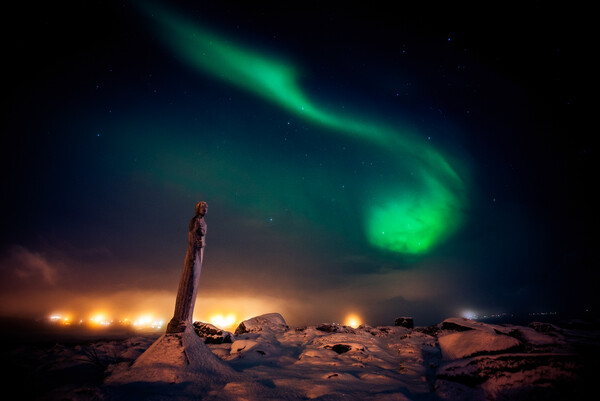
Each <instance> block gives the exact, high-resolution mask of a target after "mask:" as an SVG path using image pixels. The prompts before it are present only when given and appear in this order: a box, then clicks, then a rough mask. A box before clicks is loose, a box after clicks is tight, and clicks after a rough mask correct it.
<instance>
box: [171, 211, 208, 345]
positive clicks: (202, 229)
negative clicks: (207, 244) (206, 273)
mask: <svg viewBox="0 0 600 401" xmlns="http://www.w3.org/2000/svg"><path fill="white" fill-rule="evenodd" d="M205 235H206V223H205V222H204V217H203V216H200V215H197V216H194V218H193V219H192V221H190V226H189V232H188V246H187V252H186V254H185V261H184V263H183V271H182V273H181V280H180V281H179V289H178V290H177V300H176V301H175V313H174V314H173V318H172V319H171V321H170V322H169V325H168V326H167V333H181V332H183V331H184V330H185V328H186V326H190V327H191V326H192V315H193V313H194V303H195V302H196V295H197V294H198V282H199V279H200V271H201V269H202V258H203V253H204V236H205Z"/></svg>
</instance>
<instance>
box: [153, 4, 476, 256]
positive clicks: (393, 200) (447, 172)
mask: <svg viewBox="0 0 600 401" xmlns="http://www.w3.org/2000/svg"><path fill="white" fill-rule="evenodd" d="M146 11H147V12H148V13H149V14H150V15H151V17H152V21H153V22H154V23H155V24H156V25H157V28H158V34H159V37H160V38H161V39H162V40H163V41H164V42H165V43H166V45H167V46H168V47H169V48H170V49H171V50H172V51H173V52H174V53H175V54H176V55H177V56H178V57H179V58H180V59H181V60H182V61H183V62H185V63H187V64H188V65H190V66H192V67H194V68H196V69H197V70H198V71H200V72H202V73H205V74H209V75H210V76H212V77H215V78H219V79H221V80H223V81H226V82H228V83H230V84H232V85H235V86H237V87H239V88H243V89H244V90H246V91H248V92H250V93H252V94H254V95H256V96H258V97H261V98H263V99H266V100H268V101H270V102H273V103H275V104H277V105H279V106H280V107H282V108H284V109H285V110H288V111H290V112H292V113H294V114H296V115H297V116H299V117H301V118H303V119H305V120H307V121H310V122H312V123H314V124H317V125H320V126H322V127H323V128H326V129H328V131H326V132H330V133H332V134H336V135H341V136H345V137H351V138H355V139H358V140H361V141H363V142H364V143H365V145H367V146H374V147H377V148H379V149H380V150H381V152H385V153H386V154H387V155H388V156H390V155H391V157H392V158H393V160H395V161H396V165H395V166H389V168H392V169H397V170H410V171H411V172H412V174H413V176H414V180H415V182H416V184H415V183H408V182H398V185H397V187H395V188H390V187H389V183H387V184H386V186H385V188H381V189H379V190H378V189H377V188H376V183H375V184H374V185H375V186H374V188H375V189H373V191H372V193H370V194H367V195H365V198H364V199H362V200H357V203H358V205H359V209H360V210H361V214H362V219H363V226H364V227H363V229H364V232H365V236H366V238H367V240H368V241H369V243H370V244H372V245H373V246H375V247H378V248H381V249H385V250H388V251H393V252H399V253H403V254H420V253H424V252H426V251H428V250H430V249H431V248H432V247H434V246H435V245H437V244H438V243H439V242H441V241H442V240H443V239H445V238H446V237H448V236H449V235H451V234H452V233H453V232H454V231H455V230H456V229H457V228H458V227H459V226H460V224H461V222H462V221H463V219H464V216H463V212H462V210H463V209H464V206H465V202H466V188H465V187H466V185H465V183H464V181H463V180H462V178H461V176H460V175H459V174H458V173H457V171H456V170H455V168H454V167H453V165H452V164H451V163H450V162H449V161H448V160H447V159H446V158H445V157H444V156H443V155H442V154H441V153H439V152H438V151H437V150H436V149H434V148H433V147H431V146H430V144H429V143H428V142H427V141H424V140H423V139H421V138H420V137H419V136H417V135H416V133H415V132H412V131H411V130H410V129H408V128H405V127H393V128H391V127H388V126H386V125H385V124H383V123H378V122H376V121H368V120H367V119H364V120H361V119H359V118H356V117H355V116H353V117H349V116H347V115H342V114H340V113H338V112H335V111H332V110H327V109H325V108H324V107H320V106H319V105H318V104H316V102H315V101H314V100H311V98H310V97H309V96H308V95H307V94H306V93H305V91H304V90H303V89H302V87H301V84H300V79H299V74H298V69H297V68H295V67H294V66H293V65H291V64H289V63H286V62H283V61H281V60H278V59H276V58H275V57H272V56H268V55H265V54H261V53H259V52H258V51H254V50H250V49H247V48H244V47H242V46H240V45H237V44H235V43H233V42H231V41H229V40H227V39H225V38H223V37H221V36H218V35H216V34H214V33H212V32H209V31H208V30H206V29H205V28H203V27H201V26H199V25H198V24H197V23H195V22H192V21H189V20H188V19H186V18H184V17H182V16H180V15H177V14H176V13H173V12H171V11H169V10H166V9H163V8H159V7H155V6H153V7H147V8H146ZM349 218H354V216H349Z"/></svg>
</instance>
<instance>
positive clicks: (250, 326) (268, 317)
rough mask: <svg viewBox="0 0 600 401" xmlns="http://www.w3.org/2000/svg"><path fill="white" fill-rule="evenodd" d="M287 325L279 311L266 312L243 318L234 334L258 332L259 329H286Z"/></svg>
mask: <svg viewBox="0 0 600 401" xmlns="http://www.w3.org/2000/svg"><path fill="white" fill-rule="evenodd" d="M288 328H289V327H288V325H287V323H286V322H285V320H284V319H283V316H281V315H280V314H279V313H266V314H264V315H260V316H255V317H252V318H250V319H247V320H244V321H243V322H241V323H240V324H239V326H238V327H237V328H236V329H235V334H236V335H238V334H244V333H258V332H261V331H286V330H287V329H288Z"/></svg>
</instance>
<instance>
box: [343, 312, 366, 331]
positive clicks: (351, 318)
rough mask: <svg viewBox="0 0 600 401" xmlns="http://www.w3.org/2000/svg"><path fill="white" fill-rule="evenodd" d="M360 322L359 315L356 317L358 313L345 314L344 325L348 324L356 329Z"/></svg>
mask: <svg viewBox="0 0 600 401" xmlns="http://www.w3.org/2000/svg"><path fill="white" fill-rule="evenodd" d="M361 324H362V321H361V319H360V317H358V315H355V314H351V315H348V316H346V320H345V321H344V325H345V326H350V327H352V328H354V329H356V328H357V327H358V326H360V325H361Z"/></svg>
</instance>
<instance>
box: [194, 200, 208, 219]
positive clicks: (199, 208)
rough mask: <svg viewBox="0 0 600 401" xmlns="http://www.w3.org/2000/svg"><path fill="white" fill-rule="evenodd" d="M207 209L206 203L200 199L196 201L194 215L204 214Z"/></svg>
mask: <svg viewBox="0 0 600 401" xmlns="http://www.w3.org/2000/svg"><path fill="white" fill-rule="evenodd" d="M207 210H208V203H206V202H204V201H200V202H198V203H196V216H204V215H205V214H206V211H207Z"/></svg>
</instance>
